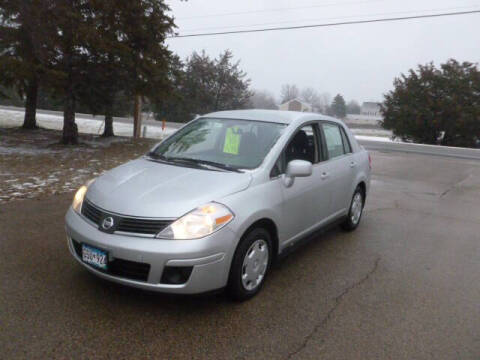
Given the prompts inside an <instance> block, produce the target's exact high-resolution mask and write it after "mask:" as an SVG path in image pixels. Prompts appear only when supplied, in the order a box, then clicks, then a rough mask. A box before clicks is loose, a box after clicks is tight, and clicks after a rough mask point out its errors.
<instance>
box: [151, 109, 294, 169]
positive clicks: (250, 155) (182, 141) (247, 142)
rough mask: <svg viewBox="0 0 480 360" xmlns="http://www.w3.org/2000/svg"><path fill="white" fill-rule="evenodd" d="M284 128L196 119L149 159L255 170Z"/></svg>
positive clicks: (213, 119) (251, 122)
mask: <svg viewBox="0 0 480 360" xmlns="http://www.w3.org/2000/svg"><path fill="white" fill-rule="evenodd" d="M285 127H286V125H285V124H278V123H271V122H262V121H249V120H234V119H215V118H200V119H198V120H195V121H193V122H191V123H190V124H188V125H187V126H185V127H184V128H182V129H181V130H179V131H178V132H177V133H175V134H174V135H172V136H171V137H169V138H168V139H166V140H165V141H164V142H162V143H161V144H160V145H159V146H158V147H156V148H155V149H154V150H153V151H152V152H151V153H150V155H151V156H152V157H156V158H159V159H163V160H166V161H168V160H173V161H174V160H176V161H195V162H196V163H199V164H202V163H203V164H207V165H212V166H215V165H220V166H221V167H223V168H224V169H227V170H228V169H229V168H230V169H232V170H233V169H237V170H238V169H254V168H256V167H258V166H259V165H260V164H261V163H262V161H263V159H264V158H265V156H266V155H267V154H268V152H269V151H270V149H271V148H272V146H273V145H274V144H275V143H276V141H277V140H278V138H279V137H280V135H281V134H282V132H283V130H284V129H285Z"/></svg>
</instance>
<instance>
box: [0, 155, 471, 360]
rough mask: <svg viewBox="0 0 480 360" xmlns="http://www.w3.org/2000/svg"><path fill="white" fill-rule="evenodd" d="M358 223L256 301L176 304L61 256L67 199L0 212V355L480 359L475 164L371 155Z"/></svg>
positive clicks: (291, 268) (298, 257) (292, 263)
mask: <svg viewBox="0 0 480 360" xmlns="http://www.w3.org/2000/svg"><path fill="white" fill-rule="evenodd" d="M372 155H373V166H374V176H373V181H372V189H371V194H370V195H369V198H368V204H367V208H366V213H365V217H364V219H363V222H362V224H361V226H360V227H359V228H358V229H357V231H355V232H353V233H344V232H342V231H340V230H338V229H334V230H331V231H329V232H327V233H326V234H324V235H323V236H318V237H317V238H316V239H315V240H314V241H312V242H310V243H308V244H307V245H305V246H303V247H302V248H300V249H299V250H298V251H297V252H295V253H293V254H292V255H290V256H289V257H287V258H286V259H285V260H283V261H282V262H281V263H280V264H278V265H277V266H276V267H275V268H274V269H273V271H272V273H271V274H270V277H269V278H268V282H267V284H266V286H265V288H264V289H263V291H262V292H261V293H260V294H259V296H258V297H256V298H254V299H252V300H251V301H249V302H246V303H240V304H239V303H232V302H230V301H228V300H227V299H226V298H225V297H224V296H223V295H216V296H210V297H201V298H191V297H171V296H164V295H159V294H154V293H147V292H142V291H139V290H135V289H129V288H124V287H121V286H118V285H114V284H110V283H107V282H105V281H102V280H99V279H97V278H95V277H94V276H93V275H90V274H89V273H87V272H86V271H85V270H84V269H82V268H81V267H80V266H79V265H78V264H76V262H75V261H74V260H73V259H71V258H70V255H69V254H68V251H67V247H66V243H65V236H64V231H63V215H64V213H65V211H66V209H67V207H68V205H69V202H70V199H71V195H68V196H56V197H51V198H48V199H45V200H25V201H19V202H12V203H8V204H6V205H3V206H2V207H1V208H0V229H1V232H0V255H1V260H0V357H1V358H2V359H14V358H27V359H44V358H59V359H65V358H85V359H87V358H112V359H115V358H132V359H142V358H155V359H161V358H165V359H166V358H169V359H173V358H179V359H191V358H199V359H207V358H218V359H227V358H228V359H231V358H236V359H476V360H478V359H479V358H480V162H478V161H471V160H459V159H452V158H441V157H429V156H426V155H415V154H402V153H391V154H384V153H380V152H374V153H373V154H372Z"/></svg>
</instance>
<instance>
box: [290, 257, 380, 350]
mask: <svg viewBox="0 0 480 360" xmlns="http://www.w3.org/2000/svg"><path fill="white" fill-rule="evenodd" d="M379 262H380V257H378V258H377V259H375V263H374V264H373V267H372V269H371V270H370V271H369V272H367V273H366V274H365V276H363V277H362V278H361V279H360V280H358V281H357V282H355V283H353V284H351V285H350V286H348V287H347V288H345V289H344V290H343V291H342V292H341V293H340V294H339V295H337V296H336V297H335V304H334V305H333V307H332V308H331V309H330V310H329V311H328V313H327V315H326V316H325V317H324V318H323V319H322V320H321V321H320V322H319V323H318V324H317V325H315V326H314V327H313V329H312V331H310V333H308V334H307V335H306V336H305V338H304V339H303V341H302V343H301V344H300V345H299V346H298V347H297V349H295V350H294V351H292V352H291V353H289V354H288V356H287V359H292V358H293V357H294V356H297V355H298V354H299V353H301V352H302V351H303V350H304V349H305V348H306V347H307V345H308V343H309V342H310V340H311V339H312V338H313V336H314V335H315V333H316V332H317V331H318V330H319V329H321V328H322V327H323V326H324V325H326V324H327V323H328V321H329V320H330V318H331V317H332V315H333V313H334V312H335V310H337V308H338V306H339V305H340V304H341V303H342V299H343V298H344V297H345V296H346V295H347V294H348V293H349V292H350V291H352V290H353V289H355V288H356V287H358V286H360V285H362V284H363V283H365V282H366V281H367V280H368V279H369V278H370V276H372V274H373V273H375V271H377V268H378V263H379Z"/></svg>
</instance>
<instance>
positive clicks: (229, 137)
mask: <svg viewBox="0 0 480 360" xmlns="http://www.w3.org/2000/svg"><path fill="white" fill-rule="evenodd" d="M239 147H240V134H239V133H236V131H235V130H234V129H233V128H228V129H227V132H226V134H225V145H224V146H223V152H224V153H227V154H232V155H238V149H239Z"/></svg>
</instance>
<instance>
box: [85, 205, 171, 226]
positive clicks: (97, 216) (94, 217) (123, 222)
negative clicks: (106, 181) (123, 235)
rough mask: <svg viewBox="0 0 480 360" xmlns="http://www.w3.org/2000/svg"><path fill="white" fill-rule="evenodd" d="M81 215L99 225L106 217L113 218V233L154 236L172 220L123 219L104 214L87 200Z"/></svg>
mask: <svg viewBox="0 0 480 360" xmlns="http://www.w3.org/2000/svg"><path fill="white" fill-rule="evenodd" d="M82 215H83V216H85V217H86V218H87V219H89V220H90V221H92V222H93V223H95V224H96V225H100V221H101V220H102V219H103V218H105V217H106V216H110V215H111V216H113V217H115V219H116V221H115V222H116V224H117V225H116V227H115V229H114V230H115V231H122V232H127V233H136V234H145V235H155V234H158V233H159V232H160V231H162V230H163V229H165V228H166V227H167V226H168V225H170V224H171V223H172V222H173V221H172V220H151V219H142V218H134V217H124V216H119V215H113V214H110V213H108V212H105V211H103V210H101V209H99V208H97V207H96V206H95V205H93V204H92V203H91V202H89V201H88V200H85V201H84V202H83V205H82Z"/></svg>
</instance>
